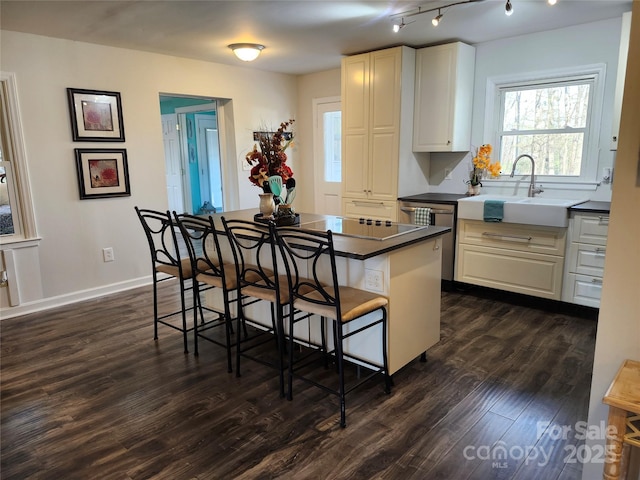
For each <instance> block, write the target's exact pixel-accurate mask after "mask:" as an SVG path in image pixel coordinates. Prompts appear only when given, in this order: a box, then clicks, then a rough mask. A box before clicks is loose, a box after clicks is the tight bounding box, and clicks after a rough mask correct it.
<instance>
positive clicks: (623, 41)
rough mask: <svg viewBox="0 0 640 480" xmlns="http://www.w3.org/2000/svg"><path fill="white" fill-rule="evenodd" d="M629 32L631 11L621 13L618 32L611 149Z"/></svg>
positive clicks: (614, 142) (617, 126)
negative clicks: (618, 50)
mask: <svg viewBox="0 0 640 480" xmlns="http://www.w3.org/2000/svg"><path fill="white" fill-rule="evenodd" d="M630 33H631V12H626V13H623V14H622V32H621V34H620V52H619V54H618V76H617V77H616V92H615V96H614V98H613V125H612V127H611V150H617V149H618V132H619V130H620V114H621V113H622V95H623V93H624V77H625V75H626V73H627V54H628V51H629V35H630Z"/></svg>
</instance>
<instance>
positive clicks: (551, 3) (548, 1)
mask: <svg viewBox="0 0 640 480" xmlns="http://www.w3.org/2000/svg"><path fill="white" fill-rule="evenodd" d="M547 3H548V4H549V5H555V4H556V3H558V0H547Z"/></svg>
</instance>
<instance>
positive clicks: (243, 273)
mask: <svg viewBox="0 0 640 480" xmlns="http://www.w3.org/2000/svg"><path fill="white" fill-rule="evenodd" d="M222 224H223V225H224V229H225V232H226V234H227V237H228V239H229V243H230V244H231V251H232V253H233V259H234V262H235V264H236V274H237V276H238V284H239V285H240V286H243V287H244V286H248V285H251V286H253V287H257V288H261V289H265V290H275V291H276V293H278V295H276V297H277V298H280V295H279V293H280V285H279V282H277V281H275V280H274V279H275V278H277V276H278V266H277V262H276V261H275V247H274V245H273V243H272V242H271V232H270V229H269V226H268V225H266V224H261V223H255V222H248V221H245V220H227V219H226V218H225V217H224V216H223V217H222Z"/></svg>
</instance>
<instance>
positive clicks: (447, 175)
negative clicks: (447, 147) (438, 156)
mask: <svg viewBox="0 0 640 480" xmlns="http://www.w3.org/2000/svg"><path fill="white" fill-rule="evenodd" d="M444 179H445V180H453V179H452V178H451V169H450V168H445V169H444Z"/></svg>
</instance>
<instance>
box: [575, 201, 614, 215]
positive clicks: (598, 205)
mask: <svg viewBox="0 0 640 480" xmlns="http://www.w3.org/2000/svg"><path fill="white" fill-rule="evenodd" d="M569 210H570V211H572V212H592V213H609V212H610V211H611V202H596V201H591V200H589V201H588V202H584V203H579V204H578V205H574V206H573V207H569Z"/></svg>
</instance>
